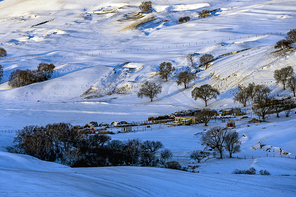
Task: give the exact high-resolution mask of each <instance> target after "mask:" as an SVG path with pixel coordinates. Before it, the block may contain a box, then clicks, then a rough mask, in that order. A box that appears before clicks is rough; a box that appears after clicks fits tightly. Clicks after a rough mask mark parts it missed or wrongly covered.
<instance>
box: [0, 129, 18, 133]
mask: <svg viewBox="0 0 296 197" xmlns="http://www.w3.org/2000/svg"><path fill="white" fill-rule="evenodd" d="M18 131H19V130H0V133H17V132H18Z"/></svg>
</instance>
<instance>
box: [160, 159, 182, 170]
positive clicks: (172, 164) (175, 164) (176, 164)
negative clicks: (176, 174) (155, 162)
mask: <svg viewBox="0 0 296 197" xmlns="http://www.w3.org/2000/svg"><path fill="white" fill-rule="evenodd" d="M164 167H166V168H170V169H176V170H181V169H182V166H181V165H180V163H179V162H177V161H169V162H166V163H165V164H164Z"/></svg>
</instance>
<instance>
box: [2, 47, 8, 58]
mask: <svg viewBox="0 0 296 197" xmlns="http://www.w3.org/2000/svg"><path fill="white" fill-rule="evenodd" d="M5 56H7V52H6V50H5V49H3V48H2V47H0V57H5Z"/></svg>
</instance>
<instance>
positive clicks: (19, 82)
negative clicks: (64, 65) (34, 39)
mask: <svg viewBox="0 0 296 197" xmlns="http://www.w3.org/2000/svg"><path fill="white" fill-rule="evenodd" d="M54 68H55V65H54V64H47V63H43V62H41V63H40V64H39V65H38V67H37V70H29V69H26V70H20V69H17V70H15V71H13V72H12V73H11V74H10V76H9V81H8V85H10V86H11V87H21V86H26V85H30V84H32V83H36V82H41V81H46V80H48V79H49V78H50V77H51V76H52V73H53V70H54Z"/></svg>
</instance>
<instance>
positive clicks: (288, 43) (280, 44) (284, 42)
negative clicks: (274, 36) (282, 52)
mask: <svg viewBox="0 0 296 197" xmlns="http://www.w3.org/2000/svg"><path fill="white" fill-rule="evenodd" d="M292 44H293V42H292V40H285V39H283V40H280V41H277V42H276V44H275V46H274V48H276V49H277V48H280V49H285V48H289V47H290V46H291V45H292Z"/></svg>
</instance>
